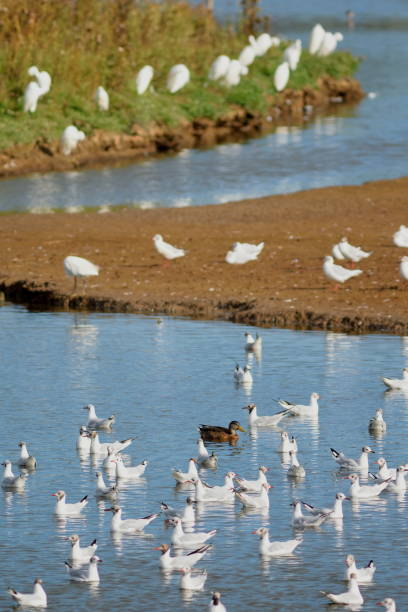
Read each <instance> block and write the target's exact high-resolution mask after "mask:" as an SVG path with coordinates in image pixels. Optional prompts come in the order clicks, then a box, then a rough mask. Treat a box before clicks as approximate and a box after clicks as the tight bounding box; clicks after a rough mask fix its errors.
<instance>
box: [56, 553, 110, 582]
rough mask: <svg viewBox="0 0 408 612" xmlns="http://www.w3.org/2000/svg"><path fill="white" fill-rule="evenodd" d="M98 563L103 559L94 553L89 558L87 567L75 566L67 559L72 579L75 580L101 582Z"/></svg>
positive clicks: (66, 562)
mask: <svg viewBox="0 0 408 612" xmlns="http://www.w3.org/2000/svg"><path fill="white" fill-rule="evenodd" d="M98 563H102V559H100V558H99V557H97V556H96V555H94V556H93V557H91V558H90V559H89V564H88V566H87V567H80V568H78V567H74V566H73V565H72V564H71V563H68V561H65V567H66V568H67V571H68V574H69V578H70V580H73V581H74V582H99V581H100V578H99V572H98Z"/></svg>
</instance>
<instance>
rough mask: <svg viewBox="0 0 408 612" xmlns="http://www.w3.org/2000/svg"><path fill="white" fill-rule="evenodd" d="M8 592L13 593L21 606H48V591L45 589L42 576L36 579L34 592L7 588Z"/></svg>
mask: <svg viewBox="0 0 408 612" xmlns="http://www.w3.org/2000/svg"><path fill="white" fill-rule="evenodd" d="M7 593H8V594H9V595H11V597H12V598H13V599H14V601H16V602H17V603H18V605H19V606H24V607H25V606H27V607H31V608H46V607H47V593H46V592H45V591H44V588H43V586H42V580H41V578H36V579H35V580H34V589H33V592H32V593H19V592H18V591H16V590H15V589H7Z"/></svg>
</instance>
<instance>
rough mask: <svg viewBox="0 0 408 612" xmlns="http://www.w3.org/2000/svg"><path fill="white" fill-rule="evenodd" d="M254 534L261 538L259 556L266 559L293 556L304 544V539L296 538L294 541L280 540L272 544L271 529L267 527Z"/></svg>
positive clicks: (257, 530)
mask: <svg viewBox="0 0 408 612" xmlns="http://www.w3.org/2000/svg"><path fill="white" fill-rule="evenodd" d="M252 533H253V534H254V535H258V536H259V539H260V542H259V554H260V555H262V556H264V557H280V556H284V555H291V554H292V553H293V551H294V550H295V549H296V548H297V547H298V546H299V545H300V544H301V543H302V542H303V538H302V537H299V538H295V539H293V540H278V541H275V542H271V541H270V540H269V529H267V528H266V527H260V528H259V529H256V530H255V531H253V532H252Z"/></svg>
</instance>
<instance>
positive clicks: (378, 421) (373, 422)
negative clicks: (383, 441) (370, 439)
mask: <svg viewBox="0 0 408 612" xmlns="http://www.w3.org/2000/svg"><path fill="white" fill-rule="evenodd" d="M386 430H387V424H386V422H385V421H384V418H383V411H382V409H381V408H377V410H376V411H375V415H374V416H373V418H372V419H370V421H369V423H368V431H369V432H370V433H372V434H379V433H384V432H385V431H386Z"/></svg>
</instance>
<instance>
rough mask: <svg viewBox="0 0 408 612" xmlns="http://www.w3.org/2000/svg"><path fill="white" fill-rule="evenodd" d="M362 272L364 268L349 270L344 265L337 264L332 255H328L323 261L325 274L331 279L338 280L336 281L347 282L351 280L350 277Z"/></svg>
mask: <svg viewBox="0 0 408 612" xmlns="http://www.w3.org/2000/svg"><path fill="white" fill-rule="evenodd" d="M362 272H363V271H362V270H348V269H347V268H343V266H339V265H337V264H335V263H334V260H333V257H332V256H331V255H326V257H325V258H324V261H323V273H324V275H325V276H326V277H327V278H328V279H329V280H332V281H336V283H345V282H346V281H348V280H350V278H353V276H358V275H359V274H362Z"/></svg>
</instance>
